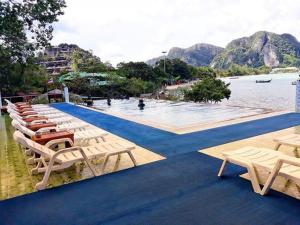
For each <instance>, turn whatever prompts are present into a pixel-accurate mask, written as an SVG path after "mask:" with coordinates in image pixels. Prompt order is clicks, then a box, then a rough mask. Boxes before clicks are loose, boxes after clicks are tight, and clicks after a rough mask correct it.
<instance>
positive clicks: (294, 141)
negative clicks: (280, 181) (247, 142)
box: [218, 134, 300, 195]
mask: <svg viewBox="0 0 300 225" xmlns="http://www.w3.org/2000/svg"><path fill="white" fill-rule="evenodd" d="M274 141H275V142H276V147H275V149H268V148H257V147H244V148H241V149H238V150H235V151H230V152H224V153H223V156H224V161H223V164H222V166H221V168H220V171H219V173H218V176H219V177H221V176H222V174H223V172H224V169H225V166H226V164H227V163H233V164H236V165H239V166H242V167H245V168H246V169H247V171H248V174H249V177H250V181H251V183H252V187H253V190H254V192H256V193H258V194H261V195H265V194H267V193H268V191H269V189H270V188H271V186H272V185H273V184H274V181H275V179H276V177H277V176H281V177H284V178H286V182H289V181H293V182H294V183H295V184H296V185H297V184H300V159H299V158H297V157H298V154H297V149H298V147H300V135H299V134H292V135H287V136H284V137H281V138H277V139H275V140H274ZM281 145H287V146H290V147H293V148H294V154H295V156H296V157H293V156H290V155H287V154H285V153H283V152H280V151H278V149H279V147H280V146H281ZM258 171H266V172H268V174H269V175H268V178H267V180H266V182H265V184H264V185H263V187H262V188H261V186H260V182H259V176H258V175H259V174H258ZM297 188H298V190H300V189H299V186H298V185H297Z"/></svg>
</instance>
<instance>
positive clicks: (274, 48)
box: [211, 31, 300, 69]
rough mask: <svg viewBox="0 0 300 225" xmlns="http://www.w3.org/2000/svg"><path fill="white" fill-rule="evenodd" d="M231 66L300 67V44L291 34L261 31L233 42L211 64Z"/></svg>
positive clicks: (217, 66)
mask: <svg viewBox="0 0 300 225" xmlns="http://www.w3.org/2000/svg"><path fill="white" fill-rule="evenodd" d="M231 64H239V65H247V66H250V67H260V66H269V67H278V66H300V43H299V42H298V41H297V39H296V38H295V37H294V36H292V35H290V34H281V35H279V34H275V33H271V32H266V31H259V32H257V33H255V34H253V35H251V36H250V37H243V38H239V39H236V40H233V41H231V42H230V43H229V44H228V45H227V46H226V48H225V50H224V51H223V52H222V53H221V54H219V55H217V56H216V57H215V58H214V59H213V61H212V62H211V66H212V67H215V68H223V69H224V68H228V67H229V66H230V65H231Z"/></svg>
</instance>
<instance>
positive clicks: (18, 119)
mask: <svg viewBox="0 0 300 225" xmlns="http://www.w3.org/2000/svg"><path fill="white" fill-rule="evenodd" d="M9 116H10V118H12V119H13V120H16V121H18V122H19V124H21V125H22V126H26V125H27V123H26V122H25V121H24V120H22V119H20V118H19V117H17V116H16V115H14V114H11V115H9Z"/></svg>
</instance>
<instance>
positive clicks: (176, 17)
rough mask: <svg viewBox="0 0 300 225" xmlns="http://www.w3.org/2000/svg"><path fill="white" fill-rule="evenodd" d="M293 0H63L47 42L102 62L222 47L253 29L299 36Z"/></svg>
mask: <svg viewBox="0 0 300 225" xmlns="http://www.w3.org/2000/svg"><path fill="white" fill-rule="evenodd" d="M297 2H298V1H295V0H210V1H207V0H173V1H169V0H151V1H150V0H126V1H124V0H110V1H99V0H85V1H83V0H67V5H68V7H67V8H66V10H65V15H64V16H62V17H60V21H59V22H58V23H57V24H55V31H54V39H53V44H59V43H61V42H66V43H74V44H77V45H79V46H80V47H82V48H85V49H93V51H94V53H95V54H96V55H98V56H99V57H100V58H101V59H102V60H103V61H107V60H109V61H111V62H112V63H113V64H116V63H118V62H120V61H130V60H133V61H143V60H147V59H149V58H152V57H155V56H158V55H160V53H161V51H162V50H169V49H170V48H171V47H174V46H178V47H189V46H191V45H193V44H196V43H201V42H205V43H211V44H215V45H219V46H225V45H226V44H227V43H228V42H229V41H231V40H232V39H235V38H239V37H242V36H248V35H251V34H253V33H254V32H256V31H259V30H267V31H272V32H276V33H291V34H293V35H294V36H296V37H300V30H299V29H296V28H297V27H299V25H300V14H299V10H300V4H298V3H297Z"/></svg>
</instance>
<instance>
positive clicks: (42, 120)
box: [30, 119, 48, 124]
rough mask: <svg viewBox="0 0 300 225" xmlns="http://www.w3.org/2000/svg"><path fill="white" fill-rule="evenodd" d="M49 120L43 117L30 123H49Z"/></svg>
mask: <svg viewBox="0 0 300 225" xmlns="http://www.w3.org/2000/svg"><path fill="white" fill-rule="evenodd" d="M47 122H48V120H46V119H41V120H34V121H32V122H30V124H38V123H47Z"/></svg>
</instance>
